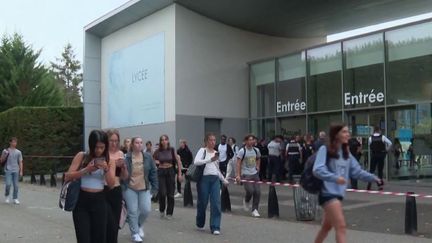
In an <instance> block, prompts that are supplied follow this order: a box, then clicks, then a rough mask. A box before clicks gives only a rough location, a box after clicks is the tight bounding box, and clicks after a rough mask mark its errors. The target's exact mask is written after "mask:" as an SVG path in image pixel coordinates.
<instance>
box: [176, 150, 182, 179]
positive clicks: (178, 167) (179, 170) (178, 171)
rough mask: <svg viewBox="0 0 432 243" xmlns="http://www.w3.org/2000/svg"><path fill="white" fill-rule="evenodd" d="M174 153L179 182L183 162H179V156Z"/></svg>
mask: <svg viewBox="0 0 432 243" xmlns="http://www.w3.org/2000/svg"><path fill="white" fill-rule="evenodd" d="M174 153H175V157H176V160H177V179H178V180H179V181H180V182H181V181H182V179H183V178H182V169H183V164H182V162H181V159H180V156H179V155H178V154H177V153H176V152H175V151H174Z"/></svg>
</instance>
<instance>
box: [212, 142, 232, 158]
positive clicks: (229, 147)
mask: <svg viewBox="0 0 432 243" xmlns="http://www.w3.org/2000/svg"><path fill="white" fill-rule="evenodd" d="M226 146H227V159H226V161H229V160H230V159H232V157H234V152H233V150H232V148H231V146H230V145H228V144H226ZM215 150H216V151H218V152H219V144H216V146H215ZM221 162H225V161H221Z"/></svg>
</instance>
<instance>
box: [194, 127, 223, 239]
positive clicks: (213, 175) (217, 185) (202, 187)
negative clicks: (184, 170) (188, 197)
mask: <svg viewBox="0 0 432 243" xmlns="http://www.w3.org/2000/svg"><path fill="white" fill-rule="evenodd" d="M204 143H205V147H204V148H201V149H200V150H199V151H198V153H197V154H196V156H195V160H194V164H195V165H204V171H203V176H202V178H201V180H200V181H199V182H198V183H197V191H198V201H197V216H196V226H197V227H198V230H204V226H205V221H206V209H207V204H208V202H209V200H210V230H211V232H212V234H214V235H219V234H220V230H221V218H222V211H221V194H220V189H221V181H224V178H223V176H222V173H221V171H220V169H219V155H218V153H217V151H216V150H215V149H214V148H215V144H216V137H215V135H214V134H212V133H208V134H206V136H205V138H204Z"/></svg>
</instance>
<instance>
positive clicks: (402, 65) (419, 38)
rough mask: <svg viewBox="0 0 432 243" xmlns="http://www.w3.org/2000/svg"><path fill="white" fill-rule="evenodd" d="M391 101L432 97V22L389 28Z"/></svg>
mask: <svg viewBox="0 0 432 243" xmlns="http://www.w3.org/2000/svg"><path fill="white" fill-rule="evenodd" d="M386 40H387V42H388V61H389V62H388V71H387V75H388V79H387V103H388V104H404V103H413V102H418V101H425V100H431V99H432V23H430V22H429V23H424V24H419V25H415V26H410V27H406V28H402V29H398V30H393V31H389V32H386Z"/></svg>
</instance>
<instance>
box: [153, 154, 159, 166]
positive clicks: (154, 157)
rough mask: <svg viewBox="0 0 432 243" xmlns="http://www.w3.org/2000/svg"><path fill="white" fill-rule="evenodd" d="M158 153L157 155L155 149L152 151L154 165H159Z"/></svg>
mask: <svg viewBox="0 0 432 243" xmlns="http://www.w3.org/2000/svg"><path fill="white" fill-rule="evenodd" d="M158 155H159V152H158V151H155V152H154V153H153V160H154V163H155V164H156V166H159V164H160V161H159V160H158V157H159V156H158Z"/></svg>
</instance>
